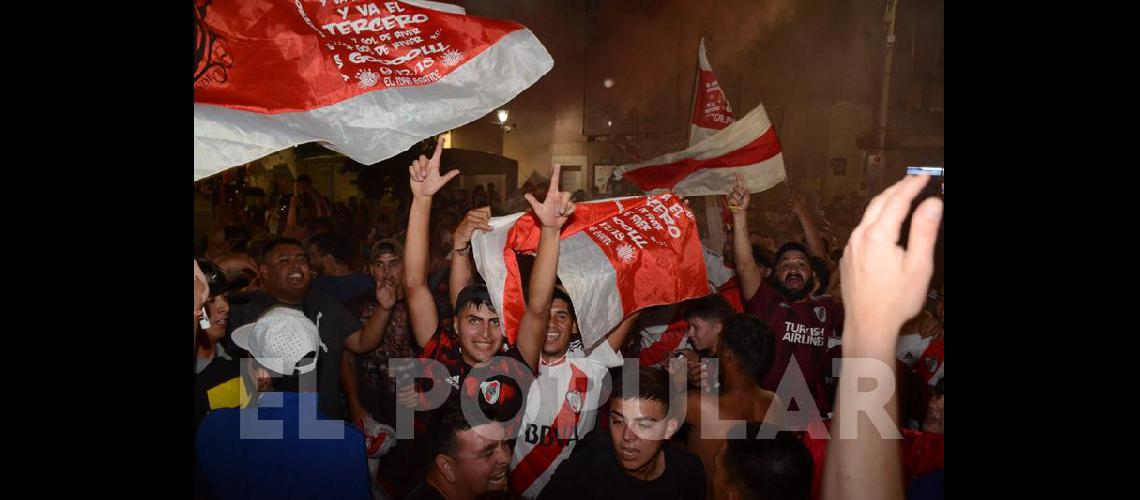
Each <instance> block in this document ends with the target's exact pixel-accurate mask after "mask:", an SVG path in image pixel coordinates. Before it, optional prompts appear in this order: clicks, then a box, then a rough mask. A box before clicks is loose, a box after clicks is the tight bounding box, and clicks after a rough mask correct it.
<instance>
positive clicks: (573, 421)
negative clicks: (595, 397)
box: [511, 361, 593, 495]
mask: <svg viewBox="0 0 1140 500" xmlns="http://www.w3.org/2000/svg"><path fill="white" fill-rule="evenodd" d="M567 363H569V361H567ZM570 370H571V376H570V387H569V390H567V391H566V392H567V393H569V392H570V390H575V391H579V392H580V393H581V394H582V407H581V408H579V410H580V412H577V413H576V412H574V410H573V409H572V408H570V403H569V402H568V401H566V400H565V398H564V399H563V401H562V409H561V410H559V412H558V415H556V416H555V417H554V425H553V426H552V427H553V429H551V431H550V432H552V433H554V435H555V436H558V437H560V436H568V435H574V434H576V433H577V432H578V419H580V418H582V414H581V412H582V411H586V407H587V406H586V405H588V404H589V401H587V400H586V395H587V394H588V392H587V389H588V388H589V385H588V383H589V380H590V378H589V377H588V376H587V375H586V373H585V372H583V371H582V370H579V369H578V367H577V366H574V365H573V364H571V365H570ZM591 411H593V410H591ZM568 433H569V434H568ZM544 437H545V436H538V439H539V444H537V445H535V447H534V448H532V449H531V450H530V453H527V455H526V456H525V457H523V459H522V460H519V464H518V465H517V466H516V467H515V470H514V471H512V472H511V488H512V489H514V490H515V491H516V492H517V493H518V494H519V495H522V494H523V493H524V492H526V490H527V488H530V485H531V484H534V481H535V480H536V479H538V477H539V476H541V475H542V473H543V472H546V469H547V468H549V467H550V464H551V463H553V462H554V459H555V458H558V455H559V454H560V453H562V450H563V449H564V448H566V443H567V442H566V441H564V440H561V439H555V440H554V441H553V442H552V443H551V444H549V445H546V446H544V445H542V441H543V439H544ZM576 437H578V438H581V437H582V436H576Z"/></svg>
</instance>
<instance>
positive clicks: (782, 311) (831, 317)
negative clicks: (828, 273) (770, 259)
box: [744, 283, 843, 415]
mask: <svg viewBox="0 0 1140 500" xmlns="http://www.w3.org/2000/svg"><path fill="white" fill-rule="evenodd" d="M744 310H745V312H747V313H749V314H754V315H756V316H758V317H759V318H760V319H761V320H764V322H765V323H767V324H768V328H771V329H772V335H773V336H775V341H776V342H775V344H776V352H775V356H774V357H773V359H772V367H771V368H770V369H769V370H768V373H766V374H765V375H764V379H763V381H762V382H761V384H760V387H761V388H763V389H766V390H769V391H775V390H776V388H777V387H778V386H779V385H780V379H781V378H782V377H783V376H784V371H785V370H787V369H788V362H789V361H791V360H792V358H795V360H796V363H797V364H798V365H799V366H800V370H801V371H803V374H804V380H805V381H806V382H807V386H808V389H810V390H811V395H812V397H813V398H815V404H816V406H817V407H818V408H819V411H820V414H821V415H826V414H827V412H828V411H830V410H831V403H830V398H829V397H828V394H827V393H828V391H827V388H826V386H825V383H824V382H825V381H824V377H825V376H828V375H829V374H830V372H831V367H830V366H828V365H829V364H830V362H831V358H832V357H834V355H835V351H832V354H831V355H830V356H829V355H828V351H829V350H831V349H832V348H834V347H835V345H836V343H837V340H838V338H839V335H840V332H841V331H842V330H843V306H841V305H839V303H837V302H835V300H833V299H832V298H830V297H823V298H816V299H809V300H808V301H807V302H801V303H792V302H789V301H788V300H787V299H785V298H784V296H783V295H780V292H778V291H776V289H775V288H772V286H770V285H768V284H767V283H761V284H760V287H759V288H757V289H756V294H755V295H753V296H752V299H750V300H748V301H747V302H745V303H744ZM785 403H786V402H785ZM797 406H798V405H797ZM800 409H801V410H802V409H803V408H802V407H800Z"/></svg>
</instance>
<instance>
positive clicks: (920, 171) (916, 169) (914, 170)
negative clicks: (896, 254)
mask: <svg viewBox="0 0 1140 500" xmlns="http://www.w3.org/2000/svg"><path fill="white" fill-rule="evenodd" d="M906 175H929V176H930V180H929V181H928V182H927V183H926V187H924V188H922V191H920V192H919V193H918V196H915V197H914V200H913V201H911V203H910V212H908V213H907V214H906V220H905V221H903V225H902V230H901V231H899V241H898V244H899V246H900V247H903V248H906V244H907V240H909V239H910V218H911V217H912V216H914V209H916V208H918V205H919V204H920V203H922V202H923V201H925V200H926V199H927V198H930V197H932V196H937V197H939V198H943V199H945V193H946V175H945V170H944V169H943V167H942V166H940V165H916V166H908V167H906ZM943 215H944V217H943V219H942V220H943V221H945V211H943ZM942 228H943V222H941V221H940V222H939V223H938V238H939V239H941V238H942Z"/></svg>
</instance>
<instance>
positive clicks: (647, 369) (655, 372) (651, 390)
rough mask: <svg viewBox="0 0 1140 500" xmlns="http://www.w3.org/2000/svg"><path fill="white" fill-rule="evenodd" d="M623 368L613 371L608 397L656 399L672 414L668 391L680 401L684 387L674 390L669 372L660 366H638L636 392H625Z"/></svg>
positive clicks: (675, 399)
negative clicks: (611, 386)
mask: <svg viewBox="0 0 1140 500" xmlns="http://www.w3.org/2000/svg"><path fill="white" fill-rule="evenodd" d="M623 370H624V367H623V368H621V369H617V370H614V372H613V390H612V392H610V399H644V400H647V401H656V402H658V403H661V406H663V407H665V409H666V411H667V412H668V413H669V414H670V416H672V415H673V413H674V412H672V411H669V410H670V408H669V393H670V392H674V393H676V394H674V401H680V399H679V398H680V397H684V390H685V388H684V387H680V388H678V389H677V390H675V389H674V388H673V386H672V385H671V384H670V382H669V374H668V373H667V372H666V371H665V370H664V369H662V368H657V367H652V366H639V367H638V368H637V394H626V393H625V388H624V387H623V385H624V384H623V383H622V371H623ZM675 406H679V405H675Z"/></svg>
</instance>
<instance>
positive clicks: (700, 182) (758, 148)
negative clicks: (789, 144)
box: [614, 105, 788, 196]
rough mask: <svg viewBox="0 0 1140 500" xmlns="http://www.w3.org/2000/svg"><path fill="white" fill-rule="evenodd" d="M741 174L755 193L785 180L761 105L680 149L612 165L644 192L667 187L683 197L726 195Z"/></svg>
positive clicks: (780, 157) (616, 172) (777, 145)
mask: <svg viewBox="0 0 1140 500" xmlns="http://www.w3.org/2000/svg"><path fill="white" fill-rule="evenodd" d="M737 172H740V173H741V174H743V176H744V180H745V182H746V183H747V185H748V189H749V191H751V192H753V193H758V192H761V191H764V190H767V189H769V188H771V187H772V186H775V185H776V184H779V183H780V182H782V181H783V180H785V179H787V177H788V174H787V173H786V172H785V171H784V154H783V152H782V150H781V149H780V140H779V139H778V138H777V137H776V130H775V129H774V128H772V122H771V121H769V120H768V113H767V112H766V111H765V110H764V106H763V105H758V106H756V109H753V110H752V111H750V112H749V113H748V114H747V115H744V117H743V118H741V119H740V120H737V121H736V122H733V123H732V124H731V125H729V126H727V127H725V128H724V130H721V131H719V132H717V133H715V134H713V135H712V136H710V137H709V138H707V139H705V140H703V141H701V142H698V143H696V144H694V145H692V146H690V147H689V148H688V149H686V150H684V151H677V152H674V153H668V154H665V155H662V156H658V157H657V158H653V159H651V160H646V161H643V162H640V163H632V164H625V165H621V166H619V167H618V168H616V169H614V175H615V177H617V178H618V179H621V178H626V179H629V180H630V181H632V182H633V183H634V184H637V186H638V187H640V188H641V189H643V190H646V191H650V190H654V189H669V190H672V191H673V192H675V193H677V194H680V195H682V196H707V195H715V194H725V193H727V192H728V191H731V190H732V186H733V185H734V184H735V183H736V173H737Z"/></svg>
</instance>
